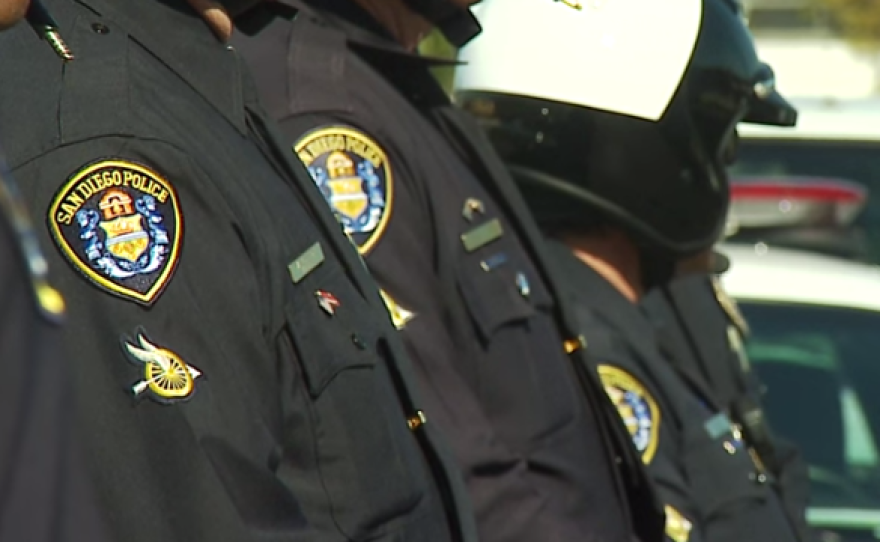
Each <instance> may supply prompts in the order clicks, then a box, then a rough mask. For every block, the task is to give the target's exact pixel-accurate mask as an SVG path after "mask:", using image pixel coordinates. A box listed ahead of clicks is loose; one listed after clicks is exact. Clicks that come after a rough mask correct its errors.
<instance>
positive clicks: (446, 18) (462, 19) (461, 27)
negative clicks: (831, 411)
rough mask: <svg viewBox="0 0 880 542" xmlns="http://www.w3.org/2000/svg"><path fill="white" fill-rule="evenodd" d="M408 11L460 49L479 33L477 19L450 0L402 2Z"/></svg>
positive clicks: (408, 0) (412, 0)
mask: <svg viewBox="0 0 880 542" xmlns="http://www.w3.org/2000/svg"><path fill="white" fill-rule="evenodd" d="M404 2H405V3H406V5H407V6H409V8H410V9H412V10H413V11H415V12H416V13H418V14H419V15H421V16H422V17H424V18H425V19H427V20H428V21H430V22H431V23H432V24H433V25H434V26H436V27H437V28H438V29H440V32H442V33H443V36H444V37H445V38H446V40H447V41H448V42H449V43H450V44H452V45H453V46H455V47H459V48H460V47H462V46H464V45H465V44H466V43H467V42H469V41H471V40H472V39H474V38H475V37H477V35H478V34H479V33H480V31H481V30H482V28H481V27H480V23H479V22H478V21H477V18H476V17H474V15H473V14H472V13H471V12H470V10H469V9H467V8H462V7H458V6H456V5H455V4H453V3H452V2H451V1H450V0H404Z"/></svg>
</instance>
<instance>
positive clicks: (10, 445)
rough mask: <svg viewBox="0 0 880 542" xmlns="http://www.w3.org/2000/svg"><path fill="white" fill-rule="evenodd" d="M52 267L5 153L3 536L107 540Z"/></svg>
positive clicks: (0, 11) (19, 12)
mask: <svg viewBox="0 0 880 542" xmlns="http://www.w3.org/2000/svg"><path fill="white" fill-rule="evenodd" d="M27 9H28V2H26V1H19V0H4V1H2V2H0V31H2V30H5V29H7V28H9V27H11V26H12V25H14V24H16V23H17V22H18V21H19V20H20V19H21V18H22V17H24V14H25V12H26V11H27ZM46 275H47V272H46V260H45V258H44V257H43V253H42V251H41V249H40V247H39V246H38V244H37V241H36V237H35V235H34V231H33V225H32V223H31V220H30V217H29V216H28V213H27V212H26V211H25V209H24V206H23V204H22V202H21V200H20V198H19V197H18V193H17V191H16V188H15V187H14V185H13V184H12V182H11V179H9V176H8V174H7V173H6V171H5V166H4V165H3V164H2V162H0V367H2V370H3V378H2V379H0V397H2V400H0V442H2V443H3V446H2V447H0V465H2V469H0V488H2V489H0V540H16V541H22V542H24V541H27V542H100V541H102V540H105V538H104V533H103V532H102V530H101V518H100V514H99V513H98V512H97V508H96V506H95V503H94V499H93V496H92V494H91V493H90V488H89V487H88V483H87V481H86V479H85V476H84V472H83V468H82V463H81V460H82V458H81V457H80V453H79V448H78V446H77V445H76V444H77V443H76V438H75V436H76V435H75V434H76V431H75V430H74V429H72V428H71V422H73V417H72V416H70V410H69V400H70V389H69V388H70V371H69V367H68V366H67V364H66V363H65V362H66V361H67V358H66V357H65V356H64V355H62V352H61V350H60V348H59V346H60V336H59V325H60V323H61V320H62V318H63V316H64V301H63V298H62V297H61V295H60V294H59V293H58V291H57V290H55V289H54V288H52V287H51V286H50V285H49V282H48V280H47V276H46Z"/></svg>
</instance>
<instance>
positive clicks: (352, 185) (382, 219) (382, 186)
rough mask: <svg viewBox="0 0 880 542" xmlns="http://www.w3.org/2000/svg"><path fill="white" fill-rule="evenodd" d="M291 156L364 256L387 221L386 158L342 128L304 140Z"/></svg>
mask: <svg viewBox="0 0 880 542" xmlns="http://www.w3.org/2000/svg"><path fill="white" fill-rule="evenodd" d="M294 151H296V154H297V156H299V159H300V160H301V161H302V163H303V164H305V166H306V167H307V168H308V170H309V173H311V175H312V179H313V180H314V181H315V184H317V185H318V188H319V189H320V190H321V193H322V194H323V195H324V198H325V199H326V200H327V203H329V204H330V207H331V208H332V209H333V211H334V213H335V214H336V217H337V219H338V220H339V222H340V223H341V224H342V226H343V227H344V229H345V233H347V234H348V235H349V237H351V239H352V240H353V241H354V244H355V246H357V247H358V251H359V252H360V253H361V254H362V255H365V254H367V253H368V252H369V251H370V250H371V249H372V248H373V247H374V246H375V245H376V243H377V242H378V241H379V239H380V238H381V237H382V233H383V232H384V231H385V227H386V226H387V225H388V219H389V218H390V216H391V204H392V203H393V199H394V182H393V179H392V176H391V167H390V166H389V164H388V157H387V156H386V155H385V152H384V151H383V150H382V148H381V147H379V145H378V144H377V143H376V142H375V141H373V140H372V139H371V138H370V137H368V136H367V135H365V134H364V133H362V132H359V131H357V130H355V129H353V128H350V127H346V126H331V127H327V128H320V129H318V130H315V131H313V132H310V133H308V134H306V135H305V136H303V138H302V139H300V140H299V141H298V142H297V143H296V145H294Z"/></svg>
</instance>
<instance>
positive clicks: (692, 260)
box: [675, 248, 715, 277]
mask: <svg viewBox="0 0 880 542" xmlns="http://www.w3.org/2000/svg"><path fill="white" fill-rule="evenodd" d="M714 263H715V256H714V252H713V250H712V249H711V248H707V249H706V250H703V251H702V252H699V253H698V254H695V255H693V256H689V257H687V258H683V259H681V260H679V261H678V263H677V264H676V266H675V276H676V277H682V276H685V275H694V274H707V273H711V272H712V271H713V269H714V268H715V265H714Z"/></svg>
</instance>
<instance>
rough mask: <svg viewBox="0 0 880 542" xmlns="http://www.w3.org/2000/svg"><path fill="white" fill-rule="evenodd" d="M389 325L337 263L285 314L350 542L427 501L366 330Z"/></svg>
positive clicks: (326, 473) (393, 393) (337, 514)
mask: <svg viewBox="0 0 880 542" xmlns="http://www.w3.org/2000/svg"><path fill="white" fill-rule="evenodd" d="M319 288H322V289H319ZM382 317H383V315H382V314H378V315H377V314H374V313H373V312H372V309H371V308H370V307H369V306H368V305H367V304H366V302H365V301H364V300H363V298H362V297H361V296H360V293H359V292H357V291H356V290H355V289H354V287H353V286H352V285H351V284H350V283H349V282H348V279H347V278H346V277H344V275H343V274H342V272H341V271H339V270H338V269H337V270H334V268H333V267H332V265H331V264H330V262H325V264H323V265H322V266H321V268H319V269H318V270H316V271H315V272H313V273H312V275H310V276H309V277H307V278H306V279H305V280H304V281H303V282H301V283H300V284H298V285H297V286H296V288H295V294H294V300H293V302H292V303H291V304H288V306H287V308H286V309H285V318H286V328H287V330H288V332H289V334H290V336H291V337H292V339H293V343H294V348H295V350H296V354H297V357H298V358H299V359H298V362H299V364H300V367H301V372H302V375H303V379H304V384H305V388H306V390H307V392H308V396H309V401H310V408H311V413H310V416H311V427H312V431H313V434H312V435H311V439H312V441H313V442H314V446H315V454H316V460H317V470H318V475H319V476H320V478H321V482H322V485H323V487H324V489H325V491H326V492H327V496H328V498H329V500H330V505H331V508H332V514H333V521H334V523H335V524H336V525H338V526H339V528H340V530H342V531H343V532H344V534H345V535H346V536H347V537H348V538H350V539H352V540H367V539H372V538H373V537H375V536H377V535H378V534H379V533H384V532H387V531H389V530H390V529H393V528H395V526H399V525H402V524H403V523H406V522H408V521H409V520H410V518H412V516H413V515H414V513H413V510H414V509H415V508H417V506H418V504H419V502H420V501H421V500H423V497H424V494H425V493H426V492H427V480H426V478H425V475H424V467H423V462H422V460H421V457H420V453H421V452H420V450H419V449H418V447H417V444H416V442H415V438H414V435H413V434H412V433H411V432H410V430H409V429H408V428H407V424H406V418H405V416H404V413H403V410H402V408H401V406H400V402H399V400H398V399H397V397H398V394H397V390H396V389H395V388H394V385H393V384H392V381H391V378H390V375H389V372H388V368H387V366H386V364H385V360H384V359H383V358H382V357H381V356H380V354H379V339H380V338H379V332H378V331H377V330H375V329H373V328H369V327H365V326H369V322H375V321H377V318H382ZM383 321H384V320H383Z"/></svg>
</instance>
